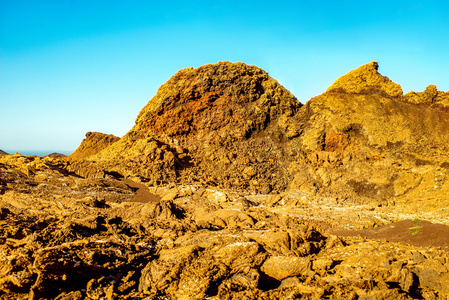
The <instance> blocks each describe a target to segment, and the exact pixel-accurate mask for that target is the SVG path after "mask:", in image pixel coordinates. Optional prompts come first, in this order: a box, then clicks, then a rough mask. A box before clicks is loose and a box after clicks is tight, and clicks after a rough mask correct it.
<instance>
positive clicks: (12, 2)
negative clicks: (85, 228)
mask: <svg viewBox="0 0 449 300" xmlns="http://www.w3.org/2000/svg"><path fill="white" fill-rule="evenodd" d="M448 35H449V1H410V0H409V1H394V0H389V1H383V0H382V1H360V0H358V1H344V0H340V1H318V0H317V1H310V0H309V1H210V0H209V1H194V0H191V1H132V0H130V1H123V0H121V1H111V0H110V1H95V0H85V1H81V0H72V1H69V0H67V1H64V0H58V1H56V0H55V1H45V0H39V1H21V0H0V149H3V150H8V149H22V150H30V149H32V150H47V149H48V150H65V151H67V152H71V151H74V150H75V149H76V148H77V146H78V145H79V144H80V142H81V140H82V139H83V138H84V134H85V133H86V132H87V131H100V132H104V133H112V134H115V135H117V136H122V135H124V134H125V133H126V132H127V131H128V130H129V129H131V127H132V126H133V125H134V120H135V117H136V116H137V114H138V112H139V111H140V109H141V108H142V107H143V106H144V105H145V104H146V103H147V102H148V100H149V99H151V98H152V97H153V96H154V95H155V94H156V91H157V88H158V87H159V86H160V85H161V84H163V83H164V82H165V81H167V80H168V79H169V78H170V77H171V76H172V75H173V74H174V73H175V72H176V71H178V70H179V69H182V68H186V67H191V66H192V67H198V66H201V65H203V64H207V63H216V62H218V61H223V60H228V61H232V62H235V61H241V62H245V63H248V64H254V65H257V66H259V67H261V68H262V69H264V70H266V71H268V72H269V74H270V75H271V76H272V77H274V78H275V79H277V80H278V81H279V82H280V83H281V84H283V85H284V86H285V87H286V88H287V89H289V90H290V91H291V92H292V93H293V94H294V95H295V96H296V97H297V98H298V99H299V100H300V101H301V102H303V103H305V102H306V101H307V100H309V99H310V98H311V97H313V96H316V95H319V94H321V93H322V92H324V91H325V90H326V88H327V87H328V86H329V85H330V84H332V82H333V81H334V80H335V79H337V78H338V77H339V76H341V75H343V74H345V73H347V72H348V71H349V70H351V69H354V68H356V67H358V66H360V65H362V64H365V63H367V62H370V61H372V60H377V61H378V62H379V64H380V68H379V71H380V72H381V73H382V74H383V75H385V76H388V77H389V78H390V79H392V80H393V81H395V82H397V83H399V84H401V85H402V87H403V90H404V92H408V91H410V90H415V91H421V90H424V89H425V87H426V86H427V85H429V84H436V85H437V87H438V89H439V90H444V91H447V90H449V59H448V53H449V39H448Z"/></svg>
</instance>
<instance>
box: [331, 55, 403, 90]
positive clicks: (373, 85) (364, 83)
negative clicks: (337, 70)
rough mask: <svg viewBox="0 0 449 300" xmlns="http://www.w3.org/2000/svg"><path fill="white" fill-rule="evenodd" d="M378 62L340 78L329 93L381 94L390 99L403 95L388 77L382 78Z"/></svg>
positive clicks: (399, 87) (399, 88)
mask: <svg viewBox="0 0 449 300" xmlns="http://www.w3.org/2000/svg"><path fill="white" fill-rule="evenodd" d="M378 67H379V65H378V63H377V62H376V61H372V62H370V63H367V64H365V65H363V66H361V67H359V68H357V69H354V70H352V71H350V72H349V73H347V74H346V75H343V76H342V77H340V78H338V79H337V80H336V81H335V82H334V83H333V84H332V85H331V86H330V87H329V88H328V89H327V92H344V93H349V94H370V93H373V92H376V91H377V92H381V93H384V94H385V95H387V96H390V97H400V96H402V95H403V92H402V88H401V86H400V85H399V84H397V83H394V82H393V81H391V80H390V79H389V78H388V77H386V76H382V75H381V74H380V73H379V72H378V71H377V69H378Z"/></svg>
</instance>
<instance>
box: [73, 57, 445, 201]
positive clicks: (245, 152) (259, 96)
mask: <svg viewBox="0 0 449 300" xmlns="http://www.w3.org/2000/svg"><path fill="white" fill-rule="evenodd" d="M377 68H378V65H377V63H376V62H371V63H368V64H366V65H364V66H361V67H360V68H358V69H356V70H353V71H351V72H349V73H348V74H346V75H344V76H342V77H341V78H339V79H337V80H336V81H335V83H333V84H332V86H331V87H329V88H328V90H327V91H326V92H325V93H324V94H322V95H320V96H317V97H315V98H313V99H311V100H310V101H308V102H307V104H306V105H304V106H302V105H301V104H300V103H299V102H298V101H297V100H296V99H295V97H294V96H293V95H292V94H291V93H289V92H288V91H287V90H286V89H285V88H284V87H282V86H281V85H280V84H279V83H278V82H277V81H275V80H274V79H272V78H271V77H269V76H268V74H267V73H266V72H265V71H263V70H261V69H259V68H257V67H254V66H248V65H245V64H242V63H237V64H232V63H229V62H222V63H218V64H215V65H206V66H203V67H200V68H197V69H192V68H190V69H185V70H181V71H179V72H178V73H177V74H175V75H174V76H173V77H172V78H171V79H170V80H169V81H167V83H165V84H164V85H163V86H161V87H160V89H159V91H158V93H157V94H156V96H155V97H154V98H153V99H151V100H150V101H149V102H148V104H147V105H146V106H145V107H144V108H143V109H142V111H141V112H140V113H139V115H138V116H137V119H136V125H135V126H134V127H133V128H132V129H131V130H130V131H129V132H128V133H127V134H126V135H125V136H124V137H123V138H121V139H120V140H119V141H117V142H116V143H114V144H113V145H111V146H110V147H106V148H104V150H102V147H101V148H98V149H97V150H95V151H97V152H98V153H97V154H96V155H91V156H90V157H89V158H88V159H87V161H86V160H83V161H82V162H77V163H73V164H72V170H73V171H75V172H78V173H79V174H81V173H82V174H90V175H91V176H104V174H107V173H114V174H120V175H121V176H125V177H129V176H131V177H135V178H137V180H140V181H145V182H148V181H149V182H150V183H152V184H167V183H186V184H192V183H197V184H202V185H205V186H212V187H221V188H231V189H237V190H241V191H243V190H246V191H252V192H256V193H265V194H267V193H269V192H271V191H277V192H279V191H284V190H286V189H289V188H290V189H299V190H301V191H303V192H306V193H318V194H320V195H329V196H338V197H340V198H344V199H346V198H353V199H358V200H360V201H375V202H379V201H380V202H382V201H386V200H387V199H389V198H392V197H393V198H394V197H400V196H403V195H405V194H407V193H409V192H413V191H414V190H420V187H421V188H422V189H427V188H429V186H428V185H429V183H428V181H429V180H430V179H429V178H430V177H431V176H433V175H432V174H434V173H438V172H440V173H441V174H442V175H441V176H440V177H444V176H446V175H445V174H446V172H447V169H448V168H447V165H449V157H448V153H449V152H448V150H447V148H446V145H448V139H449V134H448V130H449V129H448V128H449V126H447V125H448V122H449V118H448V114H447V112H446V110H445V107H446V105H447V97H448V93H443V92H439V91H437V90H436V89H435V88H434V86H430V87H428V88H427V89H426V91H425V92H422V93H408V94H407V95H403V92H402V89H401V87H400V85H398V84H396V83H394V82H392V81H391V80H389V79H388V78H387V77H385V76H382V75H381V74H379V73H378V71H377ZM426 95H427V96H426ZM425 97H427V98H428V99H430V98H432V99H431V100H426V101H427V102H426V101H424V100H423V101H421V100H419V99H424V98H425ZM429 97H430V98H429ZM427 98H426V99H427ZM417 99H418V100H417ZM83 143H84V142H83ZM104 145H105V146H106V144H104ZM82 146H83V145H81V146H80V148H81V147H82ZM100 150H102V151H100ZM77 151H78V150H77ZM92 153H93V152H92ZM89 155H90V154H89ZM71 157H77V152H75V153H74V154H72V155H71ZM90 170H94V171H90ZM98 170H104V172H99V171H98ZM424 170H426V171H424ZM440 173H438V174H440ZM429 176H430V177H429ZM427 177H429V178H427ZM426 178H427V179H428V180H427V179H426ZM424 179H426V180H424Z"/></svg>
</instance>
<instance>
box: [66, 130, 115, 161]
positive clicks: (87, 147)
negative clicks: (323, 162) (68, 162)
mask: <svg viewBox="0 0 449 300" xmlns="http://www.w3.org/2000/svg"><path fill="white" fill-rule="evenodd" d="M119 139H120V138H119V137H116V136H114V135H112V134H104V133H100V132H88V133H86V138H85V139H84V140H83V141H82V142H81V145H79V147H78V148H77V149H76V150H75V152H73V153H72V154H70V155H69V157H70V158H86V157H89V156H92V155H94V154H97V153H98V152H100V151H101V150H103V149H104V148H106V147H107V146H109V145H110V144H112V143H114V142H116V141H118V140H119Z"/></svg>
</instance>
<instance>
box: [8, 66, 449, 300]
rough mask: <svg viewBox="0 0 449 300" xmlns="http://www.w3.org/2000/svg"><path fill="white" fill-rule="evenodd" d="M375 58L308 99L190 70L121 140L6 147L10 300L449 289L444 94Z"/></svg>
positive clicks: (256, 75)
mask: <svg viewBox="0 0 449 300" xmlns="http://www.w3.org/2000/svg"><path fill="white" fill-rule="evenodd" d="M377 69H378V65H377V63H376V62H371V63H369V64H366V65H364V66H361V67H360V68H357V69H355V70H353V71H350V72H349V73H348V74H346V75H344V76H342V77H341V78H339V79H338V80H336V81H335V83H334V84H332V86H331V87H329V89H328V90H327V91H326V92H325V93H323V94H322V95H320V96H317V97H314V98H312V99H311V100H310V101H308V102H307V103H306V104H305V105H302V104H301V103H299V102H298V101H297V99H296V98H295V97H294V96H293V95H292V94H291V93H289V92H288V91H287V90H286V89H285V88H283V87H282V86H281V85H280V84H279V83H278V82H277V81H275V80H274V79H272V78H271V77H269V76H268V74H267V73H266V72H265V71H263V70H261V69H259V68H257V67H255V66H248V65H245V64H242V63H235V64H233V63H229V62H222V63H218V64H214V65H206V66H202V67H199V68H196V69H192V68H189V69H185V70H181V71H179V72H178V73H176V74H175V75H174V76H173V77H172V78H171V79H170V80H169V81H167V83H165V84H164V85H162V86H161V87H160V88H159V90H158V93H157V94H156V95H155V96H154V97H153V99H151V100H150V101H149V102H148V104H147V105H146V106H145V107H144V108H143V109H142V111H141V112H140V113H139V115H138V116H137V119H136V124H135V126H134V127H133V128H132V129H131V130H130V131H129V132H128V133H127V134H126V135H125V136H123V137H122V138H120V139H119V138H118V137H114V136H112V135H105V134H101V133H87V134H86V139H84V140H83V142H82V143H81V145H80V147H79V148H78V149H77V150H76V151H75V152H74V153H73V154H72V155H70V156H69V157H62V156H49V157H36V156H33V157H28V156H23V155H20V154H16V155H1V156H0V298H1V299H59V300H62V299H66V300H68V299H440V298H441V299H445V298H447V297H449V288H448V287H449V284H448V282H449V275H448V274H449V273H448V270H449V252H448V249H449V226H447V225H449V217H448V216H449V215H448V213H447V207H448V206H449V198H448V197H447V195H448V194H449V180H448V178H449V157H448V156H449V151H448V149H447V145H449V132H448V131H449V126H448V125H449V124H448V123H449V113H448V110H447V107H448V93H444V92H440V91H438V90H437V89H436V87H435V86H429V87H428V88H427V89H426V90H425V91H424V92H422V93H414V92H410V93H408V94H406V95H403V92H402V89H401V87H400V86H399V85H398V84H396V83H393V82H392V81H391V80H389V79H388V78H387V77H385V76H382V75H381V74H379V72H378V70H377ZM422 219H423V220H422ZM424 219H425V220H424ZM426 220H427V221H426ZM397 221H400V222H397ZM428 221H433V222H436V223H442V224H438V225H436V224H432V223H430V222H428ZM443 224H444V225H443ZM354 229H358V230H357V231H354ZM430 232H431V233H430ZM426 237H430V238H426ZM379 238H382V239H381V240H379Z"/></svg>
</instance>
